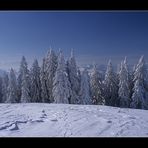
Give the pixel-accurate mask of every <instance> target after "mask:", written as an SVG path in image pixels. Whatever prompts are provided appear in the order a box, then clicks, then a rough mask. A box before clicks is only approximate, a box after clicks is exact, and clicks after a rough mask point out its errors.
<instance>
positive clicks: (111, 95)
mask: <svg viewBox="0 0 148 148" xmlns="http://www.w3.org/2000/svg"><path fill="white" fill-rule="evenodd" d="M104 97H105V105H109V106H118V105H119V100H118V78H117V75H116V73H114V71H113V67H112V63H111V61H110V60H109V62H108V66H107V71H106V74H105V80H104Z"/></svg>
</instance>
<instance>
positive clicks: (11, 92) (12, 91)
mask: <svg viewBox="0 0 148 148" xmlns="http://www.w3.org/2000/svg"><path fill="white" fill-rule="evenodd" d="M17 90H18V89H17V80H16V75H15V72H14V70H13V69H12V68H11V70H10V74H9V85H8V95H7V99H6V101H5V102H6V103H16V102H17V97H18V95H17Z"/></svg>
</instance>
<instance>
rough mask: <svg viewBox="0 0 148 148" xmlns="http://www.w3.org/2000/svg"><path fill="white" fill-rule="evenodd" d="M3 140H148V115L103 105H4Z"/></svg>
mask: <svg viewBox="0 0 148 148" xmlns="http://www.w3.org/2000/svg"><path fill="white" fill-rule="evenodd" d="M0 136H1V137H5V136H6V137H122V136H132V137H133V136H134V137H135V136H146V137H147V136H148V111H147V110H138V109H137V110H136V109H121V108H116V107H108V106H100V105H68V104H67V105H65V104H44V103H26V104H0Z"/></svg>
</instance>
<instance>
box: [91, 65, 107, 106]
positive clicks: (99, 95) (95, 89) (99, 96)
mask: <svg viewBox="0 0 148 148" xmlns="http://www.w3.org/2000/svg"><path fill="white" fill-rule="evenodd" d="M90 84H91V95H92V103H93V104H99V105H102V104H104V103H105V101H104V95H103V83H102V79H101V74H100V73H99V71H98V69H97V65H96V64H94V66H93V72H92V75H91V79H90Z"/></svg>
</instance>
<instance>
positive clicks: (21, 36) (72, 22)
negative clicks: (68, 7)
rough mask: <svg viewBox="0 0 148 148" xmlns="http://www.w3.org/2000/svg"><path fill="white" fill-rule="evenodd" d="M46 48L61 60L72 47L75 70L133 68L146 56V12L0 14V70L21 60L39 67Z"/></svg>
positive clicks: (147, 20)
mask: <svg viewBox="0 0 148 148" xmlns="http://www.w3.org/2000/svg"><path fill="white" fill-rule="evenodd" d="M50 47H51V48H52V49H53V50H55V51H58V50H59V48H60V49H61V50H62V51H63V53H64V55H65V57H68V55H70V50H71V48H73V49H74V51H75V55H76V59H77V61H78V62H77V63H78V64H79V65H83V64H91V63H92V62H96V63H98V64H106V63H107V61H108V60H109V59H111V60H112V61H113V63H115V64H116V63H118V62H120V61H121V60H122V59H123V58H124V57H125V56H127V58H128V59H129V63H131V64H133V62H135V61H137V60H138V58H139V57H140V55H145V57H146V58H147V57H148V11H147V12H138V11H137V12H132V11H131V12H130V11H129V12H128V11H126V12H125V11H110V12H109V11H108V12H107V11H106V12H105V11H104V12H103V11H95V12H89V11H81V12H80V11H79V12H78V11H77V12H72V11H57V12H56V11H46V12H45V11H42V12H40V11H34V12H33V11H28V12H27V11H2V12H0V69H5V70H7V69H10V67H13V68H16V69H17V68H18V67H19V62H20V60H21V57H22V55H25V57H26V59H27V61H28V63H29V64H31V63H32V61H33V59H34V58H37V59H38V60H39V62H41V60H42V58H43V56H44V55H45V54H46V52H47V50H48V49H49V48H50ZM147 62H148V61H147Z"/></svg>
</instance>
